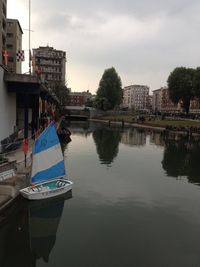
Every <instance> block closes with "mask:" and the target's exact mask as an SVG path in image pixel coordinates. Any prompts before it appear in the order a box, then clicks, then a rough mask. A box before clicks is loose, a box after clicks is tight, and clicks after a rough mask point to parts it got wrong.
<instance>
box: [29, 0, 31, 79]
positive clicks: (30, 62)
mask: <svg viewBox="0 0 200 267" xmlns="http://www.w3.org/2000/svg"><path fill="white" fill-rule="evenodd" d="M29 74H30V75H31V0H29Z"/></svg>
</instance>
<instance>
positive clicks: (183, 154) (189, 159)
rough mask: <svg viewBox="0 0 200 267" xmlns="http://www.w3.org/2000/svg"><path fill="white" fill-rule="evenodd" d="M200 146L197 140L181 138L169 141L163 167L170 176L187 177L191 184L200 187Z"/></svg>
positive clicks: (166, 145)
mask: <svg viewBox="0 0 200 267" xmlns="http://www.w3.org/2000/svg"><path fill="white" fill-rule="evenodd" d="M199 156H200V144H199V142H198V141H195V140H193V141H192V140H188V139H186V138H179V140H177V141H175V140H168V141H166V144H165V150H164V155H163V160H162V167H163V169H164V170H165V171H166V173H167V175H168V176H172V177H176V178H178V177H181V176H186V177H187V178H188V180H189V182H191V183H196V184H198V185H200V175H199V173H200V164H199Z"/></svg>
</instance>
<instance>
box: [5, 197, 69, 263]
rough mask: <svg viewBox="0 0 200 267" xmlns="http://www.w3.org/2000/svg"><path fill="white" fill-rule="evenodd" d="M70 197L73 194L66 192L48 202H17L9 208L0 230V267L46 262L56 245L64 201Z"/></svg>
mask: <svg viewBox="0 0 200 267" xmlns="http://www.w3.org/2000/svg"><path fill="white" fill-rule="evenodd" d="M71 197H72V192H67V193H66V194H65V195H63V196H62V197H58V198H54V199H51V200H43V201H37V202H28V201H27V200H20V201H18V202H17V206H12V210H11V211H10V214H5V217H7V219H5V223H4V225H1V228H0V266H4V267H16V266H21V267H27V266H30V267H35V266H36V263H37V260H39V259H43V261H44V262H46V263H47V262H48V261H49V257H50V253H51V251H52V249H53V247H54V245H55V242H56V233H57V230H58V227H59V223H60V219H61V216H62V212H63V208H64V202H65V200H66V199H69V198H71ZM14 208H15V210H14ZM12 217H13V218H15V219H14V220H12ZM7 222H9V223H7Z"/></svg>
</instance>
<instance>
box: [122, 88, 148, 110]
mask: <svg viewBox="0 0 200 267" xmlns="http://www.w3.org/2000/svg"><path fill="white" fill-rule="evenodd" d="M148 96H149V87H148V86H146V85H130V86H126V87H124V89H123V107H127V108H129V109H130V108H132V107H134V108H135V109H137V110H142V109H146V108H147V103H148Z"/></svg>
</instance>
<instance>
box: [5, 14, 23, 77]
mask: <svg viewBox="0 0 200 267" xmlns="http://www.w3.org/2000/svg"><path fill="white" fill-rule="evenodd" d="M22 34H23V31H22V28H21V26H20V23H19V21H18V20H17V19H7V20H6V50H7V53H8V64H7V68H8V70H9V71H10V72H14V73H19V74H20V73H21V69H22V61H21V60H19V61H17V57H16V55H17V52H18V51H22Z"/></svg>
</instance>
